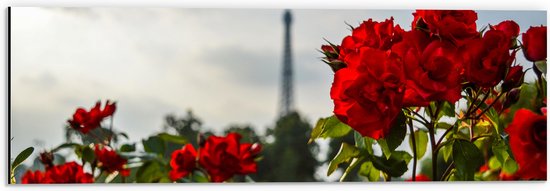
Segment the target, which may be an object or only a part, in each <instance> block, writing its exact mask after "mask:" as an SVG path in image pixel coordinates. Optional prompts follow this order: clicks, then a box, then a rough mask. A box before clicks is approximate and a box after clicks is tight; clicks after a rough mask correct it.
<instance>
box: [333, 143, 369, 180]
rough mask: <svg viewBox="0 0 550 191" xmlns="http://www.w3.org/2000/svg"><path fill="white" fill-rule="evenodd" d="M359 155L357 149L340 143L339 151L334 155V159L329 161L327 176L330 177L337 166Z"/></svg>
mask: <svg viewBox="0 0 550 191" xmlns="http://www.w3.org/2000/svg"><path fill="white" fill-rule="evenodd" d="M360 153H361V152H360V151H359V149H358V148H357V147H355V146H353V145H349V144H347V143H342V146H341V147H340V151H339V152H338V154H336V157H334V159H332V161H330V164H329V167H328V171H327V176H330V175H331V174H332V173H333V172H334V171H335V170H336V169H337V168H338V165H339V164H341V163H344V162H349V161H350V160H351V159H353V158H355V157H358V156H359V154H360Z"/></svg>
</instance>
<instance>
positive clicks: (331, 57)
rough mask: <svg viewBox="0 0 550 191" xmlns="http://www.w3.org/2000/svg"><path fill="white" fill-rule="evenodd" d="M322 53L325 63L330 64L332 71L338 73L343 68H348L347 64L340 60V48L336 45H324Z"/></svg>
mask: <svg viewBox="0 0 550 191" xmlns="http://www.w3.org/2000/svg"><path fill="white" fill-rule="evenodd" d="M321 52H322V53H323V54H324V55H325V57H324V58H323V62H324V63H326V64H328V65H329V66H330V68H331V69H332V71H334V72H336V71H338V70H340V69H342V68H345V67H346V64H345V63H344V62H342V61H341V60H339V59H338V58H339V57H340V55H339V54H338V52H340V46H335V45H332V44H331V45H322V46H321Z"/></svg>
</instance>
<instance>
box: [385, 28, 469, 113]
mask: <svg viewBox="0 0 550 191" xmlns="http://www.w3.org/2000/svg"><path fill="white" fill-rule="evenodd" d="M392 51H393V52H394V53H396V54H397V55H398V56H399V57H400V58H401V60H402V61H403V67H404V71H405V75H406V79H407V83H406V84H407V90H406V93H405V99H404V101H403V102H404V105H405V106H427V105H428V104H429V102H430V101H449V102H451V103H454V102H456V101H457V100H458V99H460V97H461V96H460V91H461V84H460V72H461V63H459V62H458V60H459V58H457V55H456V52H457V49H456V47H455V46H454V45H452V44H450V43H449V42H447V41H439V40H431V39H430V38H429V37H428V36H427V34H426V33H423V32H421V31H418V30H413V31H409V32H406V33H404V34H403V40H402V41H401V42H399V43H397V44H395V45H394V46H393V47H392Z"/></svg>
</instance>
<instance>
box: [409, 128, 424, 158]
mask: <svg viewBox="0 0 550 191" xmlns="http://www.w3.org/2000/svg"><path fill="white" fill-rule="evenodd" d="M412 136H414V139H415V142H416V144H415V145H416V158H417V159H418V160H420V159H421V158H422V157H423V156H424V154H425V153H426V148H427V147H428V133H426V132H425V131H420V130H416V131H414V133H413V134H412V135H410V137H409V145H410V146H411V150H413V142H412Z"/></svg>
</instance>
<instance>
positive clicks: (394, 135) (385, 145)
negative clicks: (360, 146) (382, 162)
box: [378, 112, 407, 159]
mask: <svg viewBox="0 0 550 191" xmlns="http://www.w3.org/2000/svg"><path fill="white" fill-rule="evenodd" d="M405 121H406V117H405V115H404V114H403V113H402V112H401V113H400V114H399V116H397V119H396V120H395V122H394V124H393V126H392V127H391V129H390V132H389V134H388V135H387V136H386V137H385V138H383V139H378V144H379V145H380V147H381V148H382V152H383V153H384V156H386V159H389V158H390V156H391V154H392V152H393V151H395V149H396V148H397V147H398V146H399V145H401V143H402V142H403V140H405V136H407V128H406V124H405Z"/></svg>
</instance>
